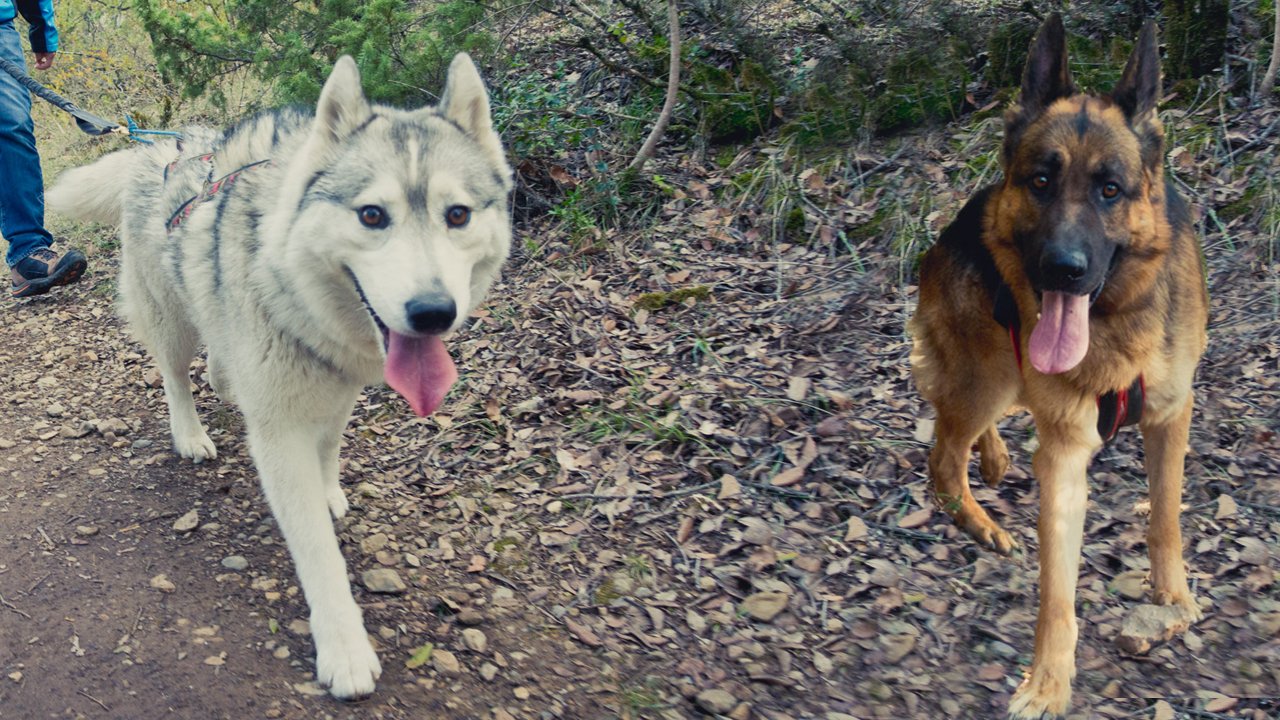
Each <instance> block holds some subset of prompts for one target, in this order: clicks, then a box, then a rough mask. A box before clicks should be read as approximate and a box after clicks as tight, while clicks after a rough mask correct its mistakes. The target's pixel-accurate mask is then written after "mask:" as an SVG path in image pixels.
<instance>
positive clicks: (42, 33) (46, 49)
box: [16, 0, 58, 53]
mask: <svg viewBox="0 0 1280 720" xmlns="http://www.w3.org/2000/svg"><path fill="white" fill-rule="evenodd" d="M16 4H17V6H18V12H20V13H22V17H23V19H25V20H26V21H27V23H28V24H29V25H31V31H30V33H28V35H27V37H28V38H30V40H31V51H32V52H38V53H51V52H57V51H58V28H57V26H56V25H54V24H53V0H18V1H17V3H16Z"/></svg>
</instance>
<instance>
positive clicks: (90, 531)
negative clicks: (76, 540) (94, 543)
mask: <svg viewBox="0 0 1280 720" xmlns="http://www.w3.org/2000/svg"><path fill="white" fill-rule="evenodd" d="M76 534H77V535H79V536H80V537H93V536H94V535H97V534H98V528H97V527H95V526H93V525H77V526H76Z"/></svg>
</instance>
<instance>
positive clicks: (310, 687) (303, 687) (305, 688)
mask: <svg viewBox="0 0 1280 720" xmlns="http://www.w3.org/2000/svg"><path fill="white" fill-rule="evenodd" d="M293 689H294V691H295V692H297V693H298V694H299V695H309V696H311V697H319V696H321V695H328V694H329V691H328V690H325V689H324V688H322V687H320V684H319V683H317V682H316V681H315V680H311V681H308V682H304V683H298V684H297V685H294V686H293Z"/></svg>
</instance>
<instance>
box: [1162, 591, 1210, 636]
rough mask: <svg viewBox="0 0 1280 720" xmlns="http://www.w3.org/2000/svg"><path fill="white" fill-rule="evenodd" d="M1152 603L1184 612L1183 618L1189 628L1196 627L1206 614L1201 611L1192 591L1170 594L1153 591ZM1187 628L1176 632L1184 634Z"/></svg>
mask: <svg viewBox="0 0 1280 720" xmlns="http://www.w3.org/2000/svg"><path fill="white" fill-rule="evenodd" d="M1151 602H1153V603H1154V604H1156V605H1172V606H1175V607H1177V608H1178V610H1180V611H1181V612H1182V618H1183V619H1184V620H1185V621H1186V623H1187V627H1190V626H1192V625H1195V624H1196V623H1198V622H1200V621H1201V620H1203V619H1204V612H1203V611H1201V610H1200V605H1199V604H1198V603H1197V602H1196V598H1195V596H1194V595H1192V594H1191V593H1190V591H1183V592H1180V593H1176V592H1169V591H1167V590H1152V591H1151ZM1186 629H1187V628H1186V627H1184V628H1180V629H1178V630H1176V631H1175V632H1183V631H1185V630H1186Z"/></svg>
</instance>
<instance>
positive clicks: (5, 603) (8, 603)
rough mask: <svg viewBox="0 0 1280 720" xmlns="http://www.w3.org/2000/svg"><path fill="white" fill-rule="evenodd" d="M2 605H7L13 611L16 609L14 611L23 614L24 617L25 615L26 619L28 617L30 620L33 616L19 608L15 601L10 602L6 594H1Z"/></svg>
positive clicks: (0, 602)
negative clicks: (6, 598) (5, 597)
mask: <svg viewBox="0 0 1280 720" xmlns="http://www.w3.org/2000/svg"><path fill="white" fill-rule="evenodd" d="M0 605H4V606H5V607H7V608H9V609H10V610H12V611H14V612H16V613H18V614H19V615H21V616H22V617H24V618H26V619H28V620H30V619H31V616H30V615H28V614H26V613H24V612H22V611H21V610H19V609H18V606H17V605H14V604H13V603H11V602H9V601H8V600H5V599H4V595H0Z"/></svg>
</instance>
